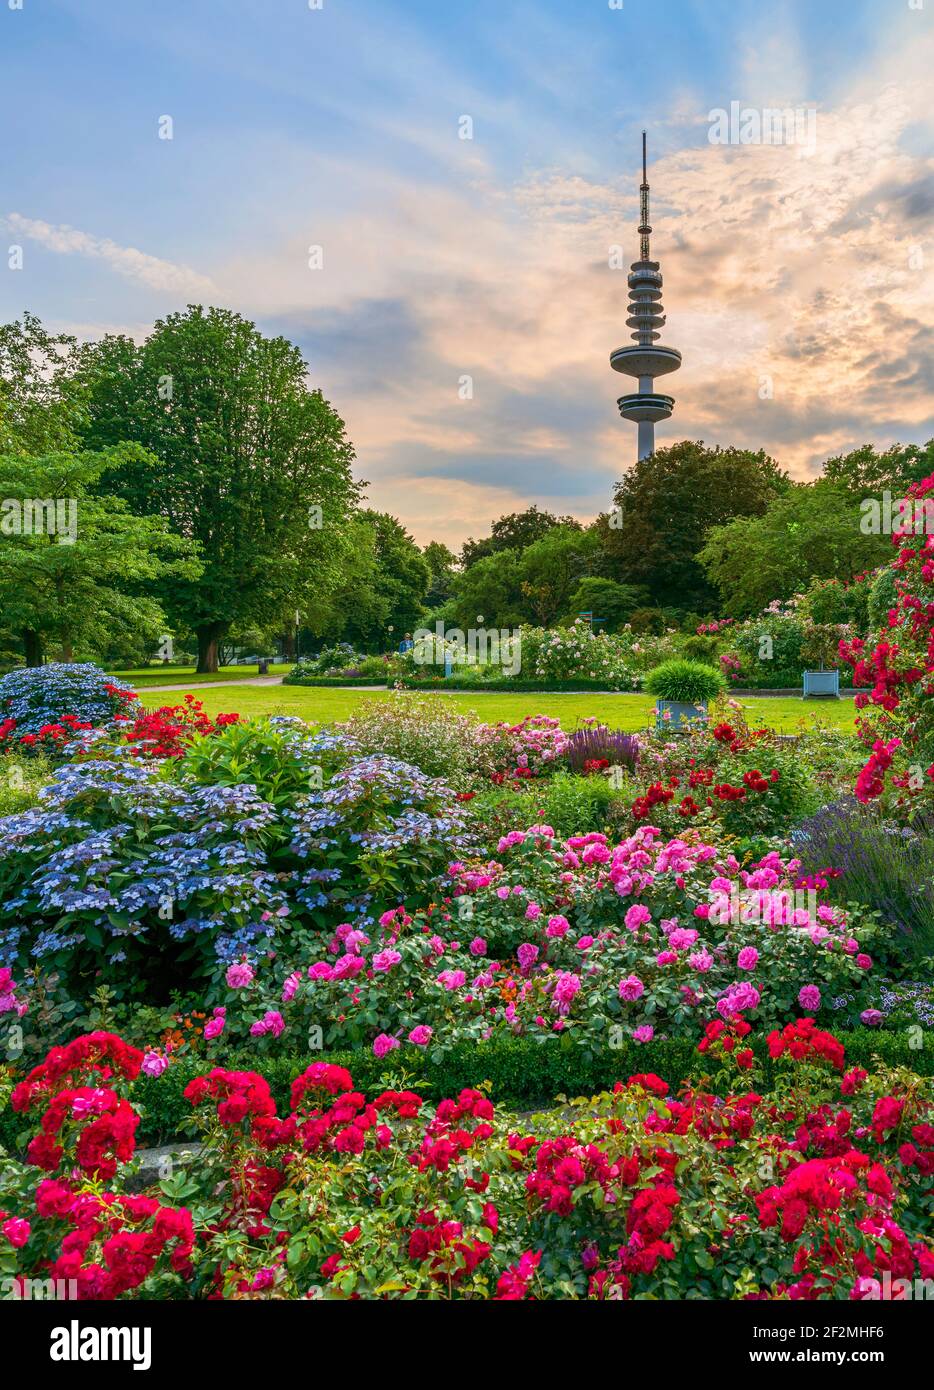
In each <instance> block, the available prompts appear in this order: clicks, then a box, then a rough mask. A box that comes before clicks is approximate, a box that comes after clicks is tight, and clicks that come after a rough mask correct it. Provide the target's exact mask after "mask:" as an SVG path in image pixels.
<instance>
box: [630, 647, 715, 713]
mask: <svg viewBox="0 0 934 1390" xmlns="http://www.w3.org/2000/svg"><path fill="white" fill-rule="evenodd" d="M645 688H646V690H647V691H648V692H649V694H650V695H654V696H655V697H656V699H659V700H675V701H677V702H678V703H679V704H682V705H702V704H705V703H706V702H707V701H709V700H714V699H716V697H717V696H718V695H722V694H723V691H724V690H725V689H726V681H725V680H724V678H723V676H722V675H721V673H720V672H719V671H718V670H716V668H715V667H713V666H707V665H706V664H705V663H704V662H701V661H685V660H683V659H682V658H680V657H676V658H674V659H673V660H671V661H663V662H662V664H661V666H656V667H655V669H654V670H652V671H650V672H649V674H648V675H647V676H646V678H645Z"/></svg>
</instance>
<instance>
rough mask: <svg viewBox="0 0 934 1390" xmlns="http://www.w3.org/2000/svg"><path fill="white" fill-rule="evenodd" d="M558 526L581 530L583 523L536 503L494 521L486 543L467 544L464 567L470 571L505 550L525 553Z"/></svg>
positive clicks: (462, 562) (465, 542) (474, 542)
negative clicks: (526, 549) (523, 551)
mask: <svg viewBox="0 0 934 1390" xmlns="http://www.w3.org/2000/svg"><path fill="white" fill-rule="evenodd" d="M555 526H564V527H571V528H572V529H575V530H578V531H579V530H581V524H580V522H579V521H575V519H574V517H573V516H555V515H554V513H553V512H546V511H542V510H541V509H540V508H539V507H537V506H536V505H535V504H534V503H533V504H532V506H531V507H527V508H526V510H525V511H524V512H509V513H507V515H506V516H501V517H498V518H497V520H496V521H494V522H493V525H492V526H491V527H490V534H489V535H488V536H485V537H484V538H483V539H482V540H479V541H475V540H474V539H473V538H472V537H471V539H470V540H466V541H464V544H463V546H462V547H461V564H462V565H463V566H464V567H465V568H468V567H469V566H470V565H475V564H476V563H477V562H478V561H479V560H485V559H486V558H487V556H489V555H497V554H499V553H500V551H503V550H524V549H525V547H526V546H527V545H532V543H533V542H534V541H538V540H541V538H542V536H544V535H546V534H547V533H548V532H549V531H550V530H552V529H553V528H554V527H555Z"/></svg>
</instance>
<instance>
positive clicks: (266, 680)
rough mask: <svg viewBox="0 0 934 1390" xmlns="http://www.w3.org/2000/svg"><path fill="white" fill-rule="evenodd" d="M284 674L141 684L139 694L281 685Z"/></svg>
mask: <svg viewBox="0 0 934 1390" xmlns="http://www.w3.org/2000/svg"><path fill="white" fill-rule="evenodd" d="M283 680H284V677H283V676H252V677H246V678H244V679H243V680H242V681H189V682H188V684H187V685H141V686H140V687H139V689H138V691H137V693H138V694H139V695H145V694H146V693H147V691H149V690H201V689H202V688H204V689H208V688H209V689H211V690H217V689H218V687H219V686H223V687H224V689H226V688H227V686H228V685H281V684H282V682H283Z"/></svg>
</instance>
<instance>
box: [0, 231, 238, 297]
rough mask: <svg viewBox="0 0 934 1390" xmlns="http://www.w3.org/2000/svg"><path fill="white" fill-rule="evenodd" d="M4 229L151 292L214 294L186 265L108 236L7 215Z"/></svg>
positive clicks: (205, 278)
mask: <svg viewBox="0 0 934 1390" xmlns="http://www.w3.org/2000/svg"><path fill="white" fill-rule="evenodd" d="M3 225H4V226H5V228H6V230H7V231H9V232H11V233H12V234H13V235H14V236H21V237H25V238H27V239H28V240H30V241H37V242H39V244H40V245H42V246H44V247H46V249H47V250H49V251H53V252H54V253H55V254H56V255H60V256H89V257H91V258H92V259H93V260H98V261H103V262H105V264H107V265H109V266H110V267H111V269H112V270H114V271H116V273H117V274H118V275H123V276H125V277H126V278H127V279H128V280H137V281H139V282H140V283H141V284H143V285H146V286H147V287H148V288H149V289H151V290H160V291H165V292H166V293H169V294H179V295H197V296H205V295H210V294H212V293H213V292H214V285H213V284H212V282H211V280H210V279H209V278H208V277H207V276H204V275H199V274H198V273H197V271H194V270H191V269H190V268H189V267H188V266H184V265H174V264H173V263H172V262H171V261H164V260H162V259H160V257H158V256H150V255H148V254H147V253H146V252H145V251H138V250H137V249H136V248H135V247H134V246H118V245H117V243H116V242H115V241H111V240H110V239H109V238H108V237H96V236H92V235H91V234H90V233H88V232H82V231H79V230H78V229H77V228H76V227H68V226H65V225H59V226H53V224H52V223H50V222H42V221H39V220H37V219H36V218H32V217H23V216H21V215H20V214H19V213H18V212H11V213H9V214H8V215H7V216H6V217H5V218H4V219H3Z"/></svg>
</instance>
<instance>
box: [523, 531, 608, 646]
mask: <svg viewBox="0 0 934 1390" xmlns="http://www.w3.org/2000/svg"><path fill="white" fill-rule="evenodd" d="M596 546H597V538H596V536H595V535H594V533H593V532H592V531H584V530H583V529H582V528H581V527H580V526H553V527H551V528H550V530H548V531H546V533H545V534H544V535H543V536H542V537H541V538H540V539H539V540H537V541H533V542H532V544H531V545H528V546H526V547H525V549H524V550H523V551H522V552H521V553H520V556H519V573H520V587H521V590H522V594H523V598H524V600H525V603H524V613H525V616H526V617H527V619H528V620H529V621H531V622H533V623H535V624H536V625H538V626H540V627H550V626H551V624H552V623H554V622H556V621H557V619H558V618H560V617H562V616H563V615H565V614H566V613H568V612H569V610H570V607H571V595H572V594H573V592H574V590H575V589H576V588H577V586H578V584H579V583H580V581H581V579H582V578H584V577H585V576H586V575H588V574H589V573H590V567H591V563H592V560H593V555H594V551H595V550H596Z"/></svg>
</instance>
